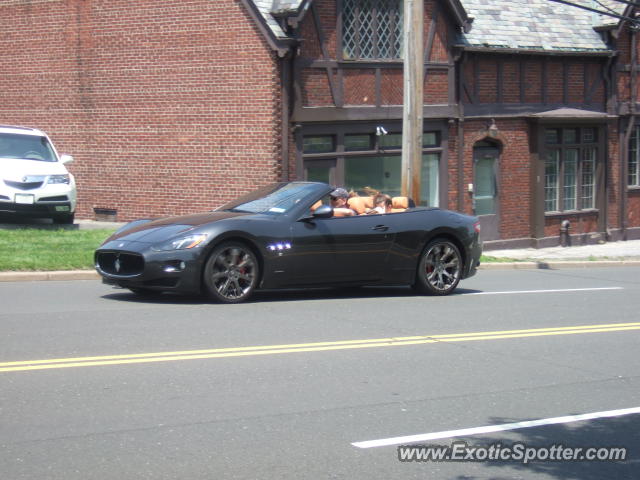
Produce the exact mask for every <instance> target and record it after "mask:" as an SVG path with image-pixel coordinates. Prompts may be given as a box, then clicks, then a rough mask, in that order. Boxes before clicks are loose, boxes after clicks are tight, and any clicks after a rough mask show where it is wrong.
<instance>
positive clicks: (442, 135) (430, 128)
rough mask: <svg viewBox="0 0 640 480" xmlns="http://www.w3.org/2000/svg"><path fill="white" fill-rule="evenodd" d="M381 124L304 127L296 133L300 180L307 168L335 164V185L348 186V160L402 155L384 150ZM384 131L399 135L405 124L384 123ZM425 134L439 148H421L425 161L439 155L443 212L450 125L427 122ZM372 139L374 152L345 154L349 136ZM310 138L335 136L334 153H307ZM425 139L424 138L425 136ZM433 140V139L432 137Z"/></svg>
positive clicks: (398, 149)
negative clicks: (305, 145)
mask: <svg viewBox="0 0 640 480" xmlns="http://www.w3.org/2000/svg"><path fill="white" fill-rule="evenodd" d="M379 125H380V123H366V124H356V123H354V124H334V125H302V126H301V128H299V129H297V131H296V144H297V150H298V151H297V166H296V172H297V176H298V178H301V179H303V178H306V176H307V170H308V166H315V165H318V163H317V162H318V161H327V162H335V164H332V165H335V166H334V167H333V172H332V175H333V178H334V179H335V182H334V185H336V186H343V185H345V159H347V158H351V157H378V156H398V157H400V156H401V155H402V148H401V146H400V147H381V145H380V140H379V139H380V138H381V137H379V136H377V135H376V131H377V127H378V126H379ZM384 127H385V129H386V130H387V131H388V132H389V134H392V133H393V134H398V133H401V131H402V123H401V122H398V121H394V122H385V123H384ZM423 132H424V134H428V133H434V134H435V135H434V137H435V140H436V142H438V145H437V146H431V145H429V146H424V142H423V147H422V155H423V158H424V156H425V155H427V154H433V153H436V154H438V158H439V168H438V193H437V201H438V205H439V206H440V208H447V205H448V201H449V200H448V189H449V185H448V182H449V178H448V170H447V163H448V132H449V130H448V125H447V124H445V123H444V122H438V121H425V122H424V126H423ZM358 134H359V135H365V134H366V135H370V136H371V138H372V142H371V149H369V150H346V148H345V142H344V139H345V137H346V136H347V135H358ZM310 136H314V137H315V136H333V138H334V140H335V143H334V146H335V151H333V152H324V153H304V152H303V143H304V138H305V137H310ZM423 138H424V136H423ZM431 138H433V137H431ZM420 196H421V197H424V193H423V192H420ZM413 200H414V201H415V202H416V205H419V204H420V201H419V199H418V200H416V199H413Z"/></svg>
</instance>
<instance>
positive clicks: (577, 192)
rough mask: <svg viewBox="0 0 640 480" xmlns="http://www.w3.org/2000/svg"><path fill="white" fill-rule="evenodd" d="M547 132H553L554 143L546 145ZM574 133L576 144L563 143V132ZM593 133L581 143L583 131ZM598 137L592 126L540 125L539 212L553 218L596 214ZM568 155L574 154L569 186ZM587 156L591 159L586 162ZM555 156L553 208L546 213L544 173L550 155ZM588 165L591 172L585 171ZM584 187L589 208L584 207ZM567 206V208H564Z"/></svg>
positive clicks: (546, 177) (546, 179) (595, 129)
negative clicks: (569, 202)
mask: <svg viewBox="0 0 640 480" xmlns="http://www.w3.org/2000/svg"><path fill="white" fill-rule="evenodd" d="M549 130H556V131H557V132H558V134H557V135H556V138H557V139H558V143H549V142H547V139H548V138H549V135H548V132H549ZM571 130H573V131H575V132H576V133H577V137H578V138H577V139H576V141H573V142H571V143H569V142H566V141H565V139H566V137H567V135H566V134H567V133H569V131H571ZM585 130H593V132H594V133H595V135H594V136H593V138H592V140H591V141H588V142H587V141H584V131H585ZM600 135H602V130H601V129H599V128H598V127H596V126H593V125H588V126H584V125H563V126H557V127H556V126H550V125H549V126H544V127H543V132H542V139H543V140H542V144H543V151H542V155H541V158H542V162H543V167H542V171H543V185H542V188H543V197H542V201H543V211H544V214H545V215H557V214H570V213H580V212H594V211H598V208H597V205H598V190H599V186H600V185H599V178H598V177H599V175H598V171H599V164H600V161H601V152H600V149H601V142H600V139H599V136H600ZM570 152H576V154H575V155H576V156H575V170H574V171H573V173H572V175H573V182H572V184H571V185H567V183H566V177H567V175H569V172H570V170H569V168H568V166H569V165H570V164H571V163H573V162H572V161H571V160H570V158H569V154H570ZM587 153H590V155H589V156H591V157H592V158H591V160H587V159H586V156H587V155H586V154H587ZM552 155H553V156H555V157H556V158H555V159H554V161H555V165H556V167H555V178H556V180H555V187H554V189H555V198H554V199H553V201H554V203H555V206H556V209H555V210H548V209H547V208H548V207H547V205H548V202H549V201H550V199H549V198H548V195H547V192H548V184H547V181H548V175H549V174H548V173H547V166H548V164H549V163H550V158H551V156H552ZM587 162H589V163H591V165H592V168H591V172H590V173H586V172H585V170H586V169H585V165H586V163H587ZM586 174H590V175H591V180H592V181H591V183H587V182H585V181H584V180H585V175H586ZM585 188H589V189H590V191H591V196H590V197H589V198H590V199H591V200H590V202H589V205H585V197H584V192H585ZM568 189H572V191H573V197H572V198H573V205H571V206H568V205H567V199H568V197H567V191H568ZM567 207H569V208H567Z"/></svg>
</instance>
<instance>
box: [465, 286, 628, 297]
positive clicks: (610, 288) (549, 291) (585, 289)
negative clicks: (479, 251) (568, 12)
mask: <svg viewBox="0 0 640 480" xmlns="http://www.w3.org/2000/svg"><path fill="white" fill-rule="evenodd" d="M596 290H624V287H598V288H558V289H555V290H507V291H504V292H472V293H463V295H507V294H510V293H559V292H593V291H596Z"/></svg>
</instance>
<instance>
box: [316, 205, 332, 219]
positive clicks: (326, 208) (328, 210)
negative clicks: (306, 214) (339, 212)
mask: <svg viewBox="0 0 640 480" xmlns="http://www.w3.org/2000/svg"><path fill="white" fill-rule="evenodd" d="M331 217H333V207H331V206H330V205H322V206H320V207H318V208H316V209H315V211H314V212H313V218H331Z"/></svg>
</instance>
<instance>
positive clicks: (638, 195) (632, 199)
mask: <svg viewBox="0 0 640 480" xmlns="http://www.w3.org/2000/svg"><path fill="white" fill-rule="evenodd" d="M628 196H629V200H628V202H627V205H628V207H627V208H628V212H627V219H628V223H629V224H628V226H629V227H640V190H631V191H629V193H628Z"/></svg>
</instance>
